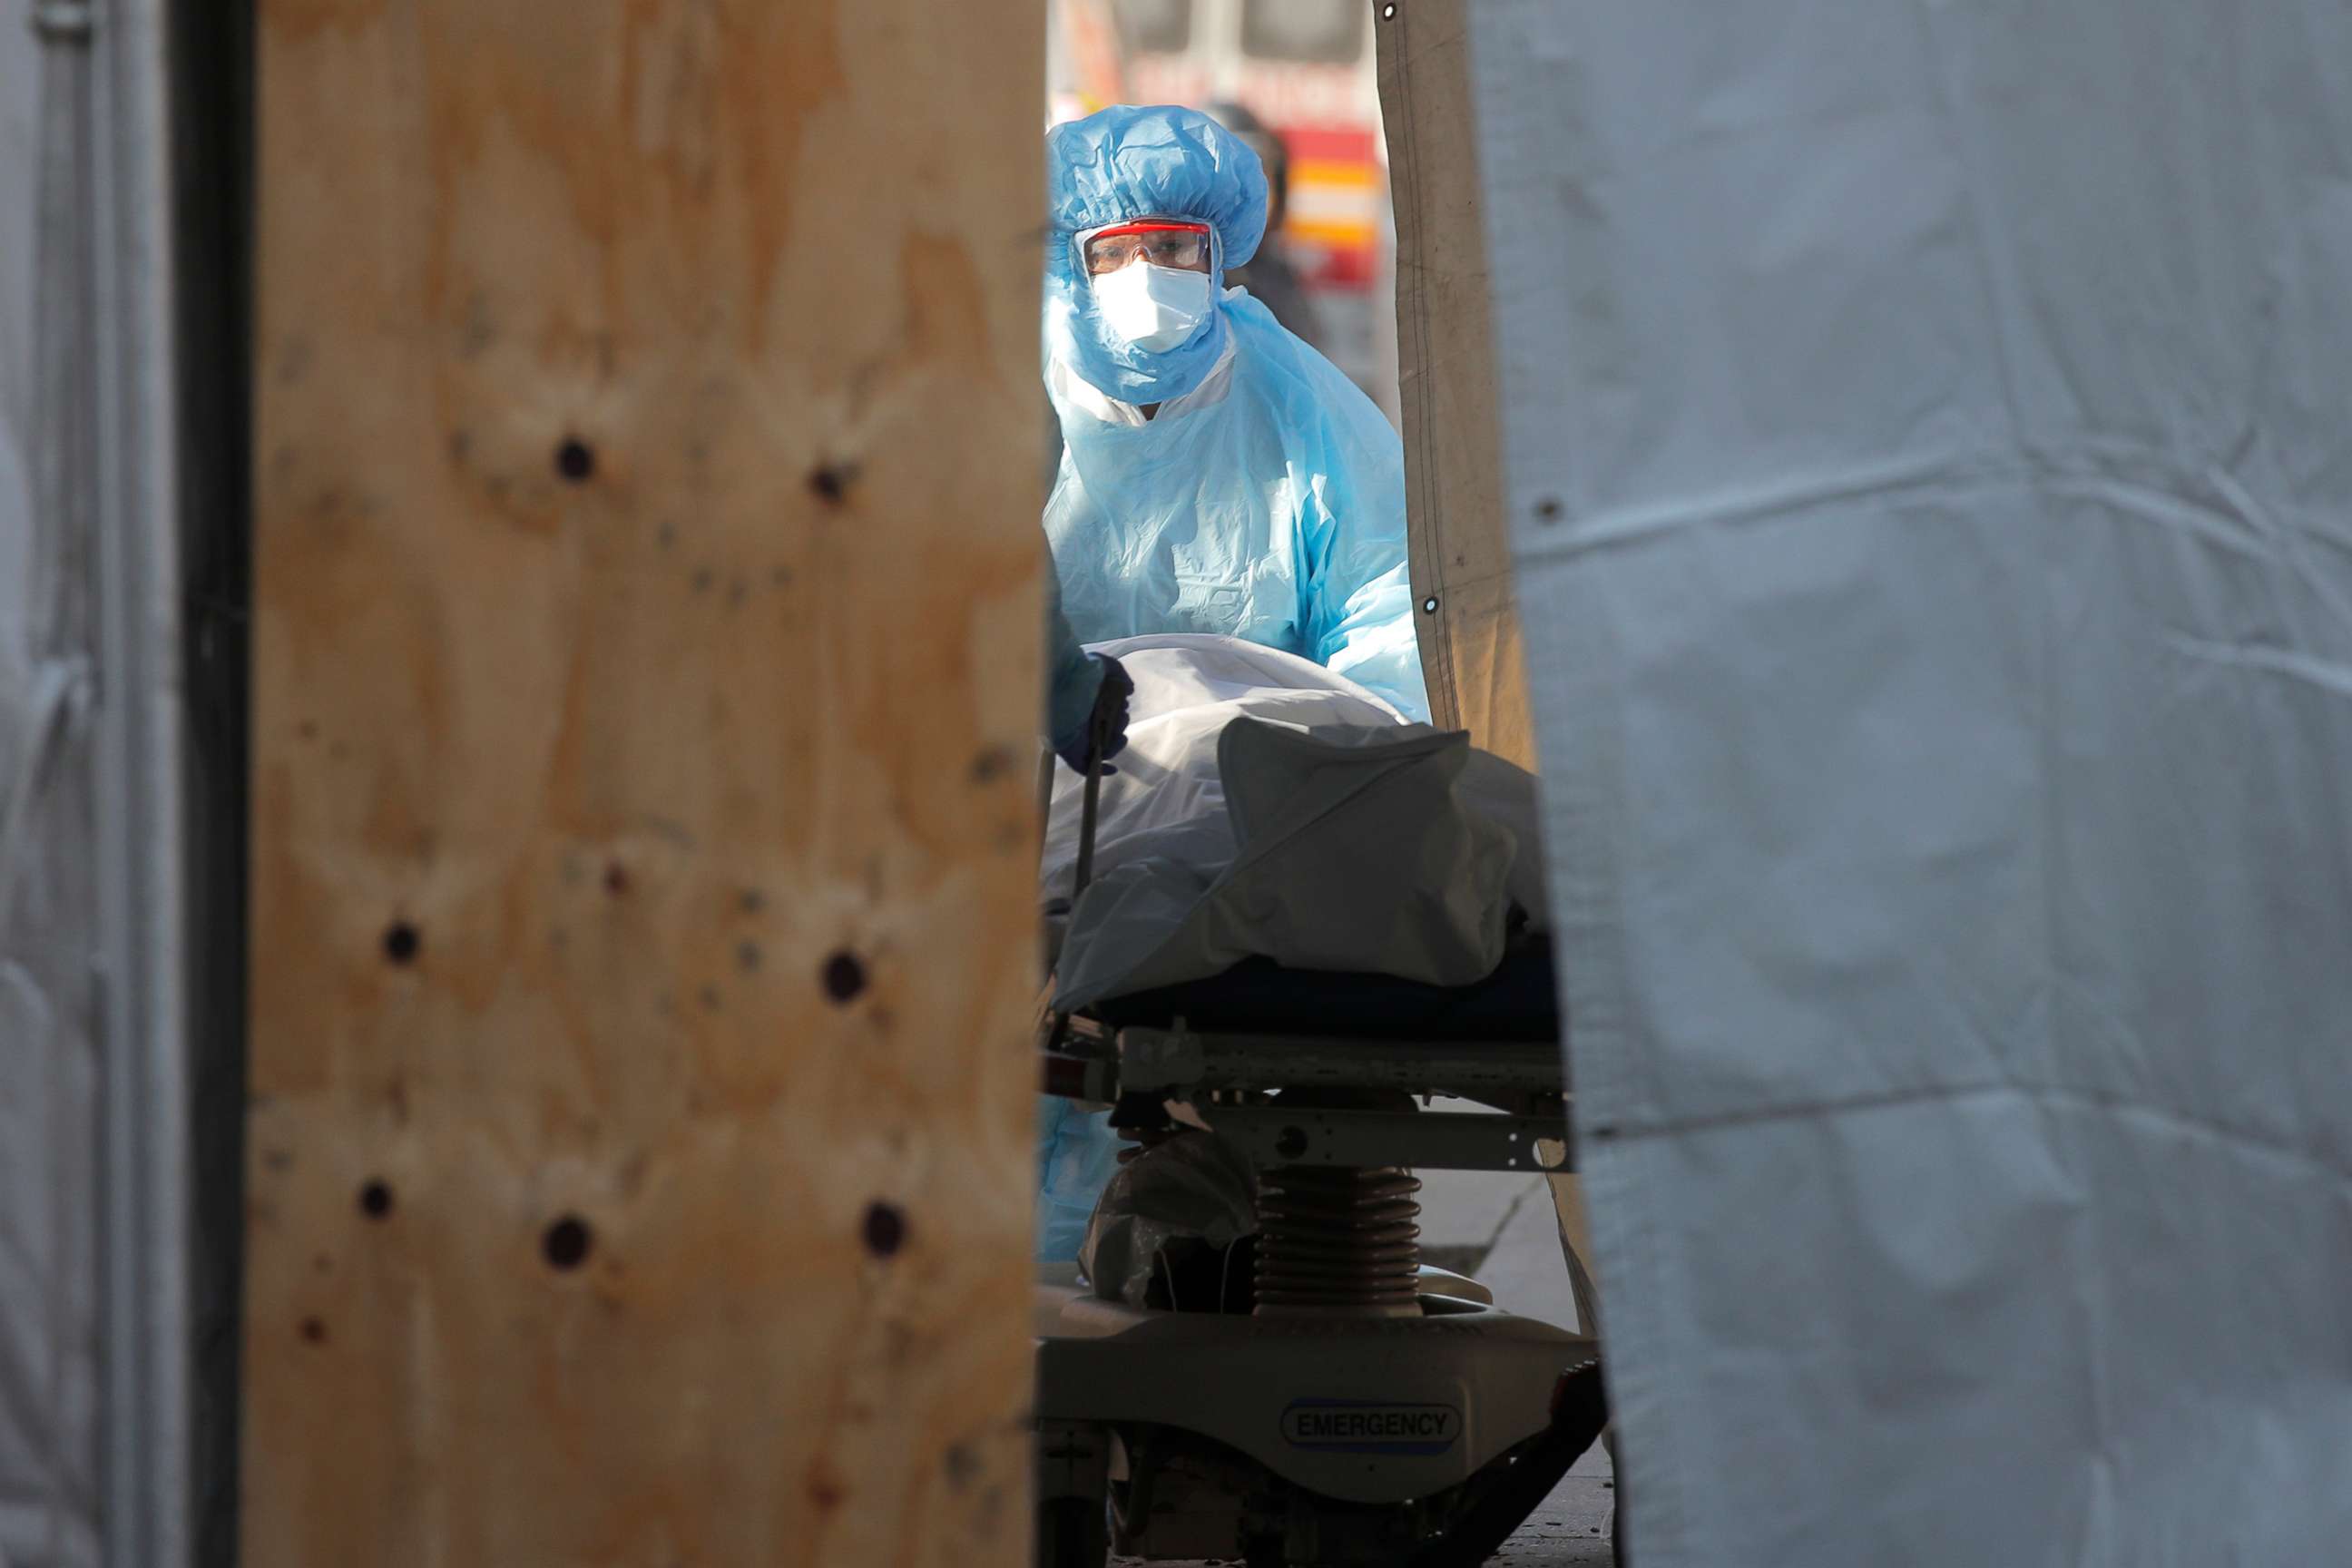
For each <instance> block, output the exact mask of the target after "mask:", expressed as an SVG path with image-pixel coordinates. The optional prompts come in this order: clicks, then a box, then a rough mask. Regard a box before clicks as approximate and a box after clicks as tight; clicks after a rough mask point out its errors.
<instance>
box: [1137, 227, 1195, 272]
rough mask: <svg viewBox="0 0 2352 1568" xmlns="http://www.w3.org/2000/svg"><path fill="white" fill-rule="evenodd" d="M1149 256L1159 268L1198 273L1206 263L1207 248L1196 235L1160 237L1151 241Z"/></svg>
mask: <svg viewBox="0 0 2352 1568" xmlns="http://www.w3.org/2000/svg"><path fill="white" fill-rule="evenodd" d="M1150 258H1151V259H1152V261H1153V262H1154V263H1155V264H1157V265H1159V266H1161V267H1175V268H1185V269H1188V270H1192V271H1199V270H1200V269H1201V268H1202V267H1203V266H1204V265H1206V263H1207V261H1208V251H1207V247H1205V246H1203V245H1202V242H1201V239H1200V237H1199V236H1198V235H1192V234H1170V235H1162V236H1160V237H1158V238H1156V239H1155V240H1153V241H1152V245H1151V249H1150Z"/></svg>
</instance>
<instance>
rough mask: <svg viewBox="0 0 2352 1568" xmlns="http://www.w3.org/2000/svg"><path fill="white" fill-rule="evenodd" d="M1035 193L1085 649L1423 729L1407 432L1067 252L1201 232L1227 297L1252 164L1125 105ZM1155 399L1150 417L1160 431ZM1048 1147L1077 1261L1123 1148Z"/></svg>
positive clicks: (1066, 1108)
mask: <svg viewBox="0 0 2352 1568" xmlns="http://www.w3.org/2000/svg"><path fill="white" fill-rule="evenodd" d="M1046 179H1047V191H1048V197H1049V201H1050V205H1051V225H1050V227H1051V233H1050V234H1049V236H1048V237H1047V240H1046V252H1045V362H1046V364H1045V370H1046V374H1045V380H1046V390H1047V392H1048V393H1049V394H1050V395H1051V396H1052V397H1053V400H1054V407H1055V413H1056V414H1058V415H1059V416H1060V418H1061V424H1062V441H1063V448H1062V462H1061V468H1060V472H1059V473H1058V475H1057V476H1056V478H1055V484H1054V493H1053V496H1052V498H1051V500H1048V501H1047V502H1046V505H1045V535H1046V538H1047V540H1048V542H1051V544H1052V545H1053V549H1054V564H1055V574H1056V576H1057V577H1058V578H1059V579H1060V584H1061V591H1062V605H1063V608H1064V610H1065V611H1066V614H1067V616H1068V619H1069V623H1070V625H1071V626H1072V627H1073V628H1074V629H1075V630H1076V635H1077V637H1079V638H1080V639H1081V640H1083V641H1085V642H1103V641H1107V640H1108V639H1110V638H1113V637H1130V636H1134V635H1137V634H1139V633H1145V632H1213V633H1221V634H1223V635H1225V636H1229V637H1244V638H1246V639H1248V640H1249V641H1251V642H1255V643H1262V644H1264V645H1265V646H1267V647H1278V648H1281V649H1283V650H1285V651H1286V652H1289V653H1295V654H1299V655H1302V656H1304V657H1305V658H1311V659H1314V660H1315V661H1317V662H1318V663H1319V664H1323V665H1326V666H1328V668H1331V669H1333V670H1336V671H1338V672H1339V673H1340V674H1342V675H1345V676H1347V677H1348V678H1349V679H1352V680H1354V681H1356V682H1358V683H1359V684H1360V685H1363V686H1366V687H1369V688H1370V689H1371V690H1373V691H1374V692H1376V693H1378V694H1379V695H1381V697H1384V698H1386V699H1387V700H1389V701H1390V702H1391V703H1393V704H1394V705H1395V706H1396V708H1397V710H1399V711H1400V712H1402V713H1403V714H1404V715H1405V716H1406V717H1407V718H1411V719H1418V720H1426V719H1427V718H1428V717H1429V698H1428V694H1427V691H1426V689H1424V687H1423V684H1422V675H1421V652H1420V647H1419V643H1418V639H1417V635H1416V633H1415V630H1414V626H1413V619H1412V617H1413V604H1412V584H1411V582H1410V581H1409V579H1408V576H1407V574H1406V567H1405V505H1404V450H1403V447H1402V443H1400V442H1399V440H1398V439H1397V435H1396V432H1395V430H1394V429H1392V428H1391V426H1390V425H1389V423H1388V421H1387V420H1386V419H1385V418H1384V417H1382V416H1381V411H1380V410H1379V408H1378V407H1376V406H1375V405H1373V403H1372V401H1371V399H1370V398H1369V397H1366V396H1365V395H1363V393H1362V392H1361V391H1360V389H1359V388H1358V387H1357V386H1356V384H1354V383H1353V382H1351V381H1349V379H1348V378H1347V377H1346V376H1345V375H1343V374H1340V372H1339V369H1338V368H1337V367H1336V366H1334V365H1333V364H1332V363H1331V362H1330V361H1328V360H1327V359H1325V358H1324V357H1323V356H1322V355H1321V354H1319V353H1316V352H1315V351H1314V350H1313V349H1312V348H1309V347H1308V346H1307V344H1306V343H1305V342H1301V341H1300V340H1299V339H1298V338H1297V337H1295V336H1293V335H1292V334H1291V333H1290V332H1288V331H1285V330H1284V329H1283V327H1282V326H1281V325H1280V324H1279V323H1278V322H1276V321H1275V319H1274V317H1273V315H1272V314H1271V313H1270V312H1268V311H1267V310H1266V309H1265V306H1263V305H1261V304H1259V303H1258V302H1257V301H1256V300H1253V299H1251V298H1250V297H1249V296H1248V295H1247V294H1246V293H1244V292H1243V291H1242V290H1240V289H1232V290H1225V291H1223V292H1222V296H1221V298H1219V300H1217V307H1216V309H1214V310H1212V311H1210V312H1209V314H1208V315H1207V317H1206V318H1205V319H1204V320H1203V321H1202V323H1201V325H1200V327H1199V328H1198V329H1196V330H1195V331H1194V332H1193V334H1192V337H1191V338H1189V339H1187V340H1186V341H1185V342H1182V343H1180V344H1178V345H1177V346H1176V347H1174V348H1172V349H1166V350H1161V351H1156V352H1155V351H1150V350H1145V349H1140V348H1138V347H1137V346H1136V345H1135V344H1133V343H1131V342H1127V341H1126V340H1125V339H1124V338H1122V337H1120V336H1119V335H1118V333H1116V332H1114V331H1111V330H1110V329H1109V327H1108V325H1107V324H1105V323H1104V321H1102V319H1101V317H1100V316H1099V314H1098V313H1097V310H1096V307H1095V300H1094V289H1093V287H1092V285H1091V284H1090V283H1089V282H1088V281H1087V276H1086V269H1085V267H1084V265H1083V262H1082V260H1081V258H1080V256H1079V253H1078V237H1079V236H1080V235H1081V234H1083V233H1085V232H1086V231H1087V230H1090V229H1095V228H1100V227H1104V226H1108V225H1111V224H1116V223H1125V222H1129V221H1131V220H1133V219H1136V218H1144V217H1178V218H1190V219H1192V220H1195V221H1198V222H1201V223H1205V224H1207V225H1208V226H1210V228H1211V230H1212V232H1213V235H1214V236H1215V239H1214V243H1213V251H1214V255H1213V260H1212V275H1213V277H1216V278H1219V279H1222V277H1223V269H1224V268H1227V267H1238V266H1241V265H1242V264H1243V263H1244V262H1246V261H1247V260H1248V259H1249V258H1250V257H1251V256H1252V255H1253V254H1254V253H1255V251H1256V249H1257V244H1258V241H1259V239H1260V238H1261V237H1263V235H1264V233H1265V213H1266V187H1265V173H1264V171H1263V170H1262V169H1261V168H1260V166H1259V163H1258V159H1257V154H1256V153H1255V152H1253V151H1251V150H1250V147H1249V145H1248V144H1247V143H1246V142H1243V141H1242V140H1241V138H1239V137H1237V136H1235V135H1234V134H1233V133H1232V132H1228V131H1227V130H1225V129H1224V128H1223V126H1221V125H1219V124H1218V123H1217V122H1216V121H1213V120H1211V119H1210V118H1209V117H1208V116H1207V115H1205V114H1202V113H1200V112H1199V111H1198V110H1190V109H1178V108H1164V107H1163V108H1132V107H1127V106H1118V107H1113V108H1110V109H1105V110H1100V111H1098V112H1097V113H1094V114H1090V115H1088V116H1087V118H1085V119H1084V120H1080V121H1073V122H1072V123H1070V124H1067V125H1060V126H1056V127H1055V128H1054V130H1053V131H1051V132H1048V133H1047V135H1046ZM1138 265H1144V264H1142V263H1138ZM1145 404H1156V405H1159V409H1158V413H1157V416H1156V417H1154V418H1152V419H1150V420H1149V421H1146V420H1144V419H1143V418H1142V417H1141V416H1140V415H1139V413H1138V412H1137V409H1138V406H1139V405H1145ZM1037 1137H1038V1164H1039V1183H1038V1184H1039V1194H1038V1200H1037V1256H1038V1257H1039V1258H1041V1259H1047V1260H1058V1259H1066V1258H1075V1257H1076V1255H1077V1250H1078V1244H1079V1243H1080V1242H1081V1241H1082V1240H1083V1239H1084V1238H1085V1235H1086V1226H1087V1216H1088V1215H1090V1214H1091V1213H1092V1211H1093V1208H1094V1204H1095V1200H1096V1198H1097V1195H1098V1194H1100V1193H1101V1191H1102V1188H1103V1185H1104V1184H1105V1183H1107V1182H1108V1180H1109V1179H1110V1175H1111V1173H1112V1171H1113V1170H1115V1169H1116V1168H1117V1155H1118V1142H1117V1141H1116V1139H1115V1138H1114V1136H1113V1134H1112V1133H1111V1131H1110V1129H1109V1127H1108V1115H1107V1113H1102V1112H1096V1113H1092V1114H1080V1113H1078V1112H1077V1111H1076V1110H1075V1108H1073V1107H1072V1106H1071V1105H1070V1104H1069V1102H1067V1101H1066V1100H1054V1099H1050V1098H1049V1099H1047V1100H1045V1102H1044V1105H1043V1107H1042V1109H1041V1113H1040V1118H1039V1121H1038V1130H1037Z"/></svg>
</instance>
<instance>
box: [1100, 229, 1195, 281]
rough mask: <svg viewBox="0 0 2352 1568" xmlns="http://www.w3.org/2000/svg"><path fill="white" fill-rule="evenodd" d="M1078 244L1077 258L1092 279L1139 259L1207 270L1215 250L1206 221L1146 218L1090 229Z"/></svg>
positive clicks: (1189, 269)
mask: <svg viewBox="0 0 2352 1568" xmlns="http://www.w3.org/2000/svg"><path fill="white" fill-rule="evenodd" d="M1077 246H1078V260H1079V262H1080V263H1081V264H1082V265H1083V266H1084V267H1085V268H1086V269H1087V277H1089V278H1099V277H1101V276H1102V275H1103V274H1105V273H1106V272H1116V271H1118V269H1119V268H1122V267H1126V266H1129V264H1131V263H1133V262H1137V261H1149V262H1150V263H1151V264H1152V265H1153V266H1154V267H1168V268H1174V269H1175V270H1177V271H1179V272H1206V271H1208V270H1209V268H1210V258H1212V256H1213V254H1214V252H1215V236H1214V235H1213V234H1212V233H1211V231H1210V228H1209V226H1208V225H1207V224H1205V223H1193V222H1192V221H1190V220H1189V219H1185V218H1172V217H1147V218H1139V219H1137V220H1136V221H1135V222H1133V223H1115V224H1112V225H1110V226H1108V227H1107V228H1095V229H1088V230H1087V231H1086V232H1085V233H1083V234H1081V235H1079V236H1078V237H1077Z"/></svg>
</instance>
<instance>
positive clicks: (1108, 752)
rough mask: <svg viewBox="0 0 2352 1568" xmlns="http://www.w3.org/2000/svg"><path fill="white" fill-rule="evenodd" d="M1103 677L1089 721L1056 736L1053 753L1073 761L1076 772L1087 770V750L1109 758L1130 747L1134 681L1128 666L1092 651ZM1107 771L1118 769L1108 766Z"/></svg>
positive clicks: (1072, 765) (1074, 771)
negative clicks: (1129, 712) (1130, 702)
mask: <svg viewBox="0 0 2352 1568" xmlns="http://www.w3.org/2000/svg"><path fill="white" fill-rule="evenodd" d="M1087 658H1089V659H1091V660H1093V661H1094V663H1095V666H1096V668H1097V669H1098V670H1099V671H1100V672H1101V675H1102V679H1101V680H1100V681H1099V682H1098V683H1097V685H1096V687H1095V700H1094V705H1093V707H1091V708H1089V709H1088V710H1087V719H1086V722H1085V723H1083V724H1081V725H1079V726H1078V727H1077V728H1076V729H1075V730H1072V731H1068V732H1066V733H1064V734H1060V735H1056V736H1055V737H1054V752H1055V755H1056V756H1058V757H1060V758H1061V759H1062V761H1064V762H1066V763H1069V764H1070V770H1071V771H1072V772H1073V773H1085V772H1086V771H1087V751H1088V750H1089V748H1092V749H1093V750H1094V754H1095V755H1096V756H1097V757H1100V758H1102V759H1103V760H1104V761H1106V762H1107V761H1108V760H1109V759H1110V758H1112V757H1115V756H1117V755H1118V753H1119V752H1122V751H1124V750H1126V748H1127V700H1128V699H1129V698H1130V697H1132V696H1134V695H1135V682H1134V680H1133V679H1129V675H1128V673H1127V668H1126V667H1125V666H1124V665H1122V664H1120V663H1119V662H1118V660H1117V659H1115V658H1111V657H1110V655H1108V654H1107V653H1090V654H1088V655H1087ZM1102 771H1103V772H1105V773H1113V772H1116V771H1117V770H1115V769H1112V768H1105V769H1103V770H1102Z"/></svg>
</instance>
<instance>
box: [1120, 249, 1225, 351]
mask: <svg viewBox="0 0 2352 1568" xmlns="http://www.w3.org/2000/svg"><path fill="white" fill-rule="evenodd" d="M1091 281H1092V282H1093V284H1094V289H1095V308H1096V309H1097V310H1100V311H1101V312H1102V319H1103V323H1104V324H1105V325H1106V326H1108V327H1109V328H1110V330H1111V331H1114V332H1117V333H1118V335H1119V336H1120V337H1122V338H1125V339H1126V340H1127V341H1128V342H1131V343H1133V344H1134V345H1135V346H1136V347H1137V348H1139V349H1142V350H1145V351H1146V352H1148V353H1161V352H1163V351H1165V350H1168V349H1172V348H1175V347H1177V346H1178V345H1179V344H1181V343H1182V342H1184V341H1185V340H1186V339H1187V338H1190V337H1191V336H1192V334H1193V333H1194V332H1195V331H1199V330H1200V326H1201V323H1202V321H1207V320H1208V319H1209V312H1210V311H1212V310H1215V309H1216V308H1217V301H1216V283H1215V280H1214V279H1212V278H1211V277H1210V276H1209V275H1208V274H1207V273H1205V272H1188V271H1185V270H1182V269H1181V268H1173V267H1155V266H1153V265H1152V264H1151V263H1150V262H1149V261H1134V262H1130V263H1129V264H1128V265H1127V266H1125V267H1122V268H1119V269H1118V271H1116V272H1106V273H1103V274H1102V275H1100V276H1099V277H1097V278H1095V279H1091Z"/></svg>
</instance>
